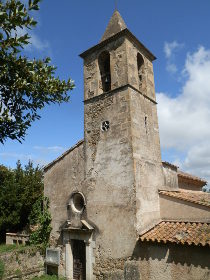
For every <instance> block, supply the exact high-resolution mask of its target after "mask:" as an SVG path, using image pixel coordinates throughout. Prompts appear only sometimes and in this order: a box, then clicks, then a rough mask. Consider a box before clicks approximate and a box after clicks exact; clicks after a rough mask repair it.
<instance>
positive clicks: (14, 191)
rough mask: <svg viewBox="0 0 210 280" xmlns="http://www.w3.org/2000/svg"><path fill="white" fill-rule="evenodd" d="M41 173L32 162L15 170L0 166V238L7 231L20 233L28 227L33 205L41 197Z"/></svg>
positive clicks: (18, 163)
mask: <svg viewBox="0 0 210 280" xmlns="http://www.w3.org/2000/svg"><path fill="white" fill-rule="evenodd" d="M43 189H44V186H43V171H42V169H41V168H40V167H39V166H37V167H34V166H33V164H32V162H30V161H29V162H28V164H27V165H26V166H25V168H22V166H21V164H20V162H19V161H18V162H17V166H16V168H15V169H8V168H6V167H5V166H0V237H1V241H4V239H5V233H6V232H8V231H14V232H16V231H21V230H23V229H24V228H25V227H26V226H28V225H29V215H30V213H31V210H32V207H33V205H34V203H35V202H36V201H37V200H39V199H40V198H41V197H42V196H43Z"/></svg>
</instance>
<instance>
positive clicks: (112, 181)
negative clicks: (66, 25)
mask: <svg viewBox="0 0 210 280" xmlns="http://www.w3.org/2000/svg"><path fill="white" fill-rule="evenodd" d="M80 56H81V57H82V58H83V60H84V114H85V116H84V140H82V141H80V142H78V143H77V144H76V145H75V146H74V147H72V148H70V149H69V150H68V151H66V152H65V153H64V154H63V155H61V156H60V157H59V158H57V159H56V160H54V161H53V162H51V163H50V164H48V165H47V166H46V167H45V179H44V180H45V181H44V183H45V184H44V185H45V195H46V196H47V197H49V199H50V211H51V215H52V228H53V229H52V233H51V245H52V247H54V248H58V249H59V252H60V262H59V265H58V267H57V269H58V274H59V275H63V276H65V277H66V278H67V279H71V280H73V279H76V280H83V279H84V280H92V279H97V280H99V279H100V280H102V279H107V280H108V279H113V280H114V279H116V280H118V279H124V280H135V279H143V280H153V279H156V280H157V279H158V280H164V279H167V280H170V279H171V280H172V279H173V280H175V279H189V280H192V279H197V280H198V279H202V280H204V279H206V280H208V279H210V270H209V266H210V263H209V259H210V254H209V245H210V195H209V194H206V193H203V192H202V191H201V190H202V187H203V186H204V185H205V184H206V182H205V181H204V180H202V179H200V178H198V177H195V176H192V175H190V174H187V173H184V172H182V171H180V170H179V169H178V167H177V166H175V165H173V164H170V163H167V162H162V160H161V150H160V139H159V129H158V118H157V103H156V99H155V87H154V74H153V64H152V62H153V61H154V60H155V56H154V55H153V54H152V53H151V52H150V51H149V50H148V49H147V48H146V47H145V46H144V45H143V44H142V43H141V42H140V41H139V40H138V39H137V38H136V37H135V36H134V35H133V34H132V33H131V32H130V31H129V30H128V29H127V27H126V25H125V22H124V21H123V19H122V17H121V16H120V14H119V12H118V11H115V12H114V14H113V16H112V18H111V20H110V22H109V24H108V26H107V28H106V31H105V33H104V35H103V37H102V39H101V41H100V42H99V44H97V45H96V46H94V47H92V48H90V49H88V50H87V51H85V52H84V53H82V54H81V55H80Z"/></svg>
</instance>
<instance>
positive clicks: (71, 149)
mask: <svg viewBox="0 0 210 280" xmlns="http://www.w3.org/2000/svg"><path fill="white" fill-rule="evenodd" d="M83 142H84V139H82V140H79V141H78V142H77V143H76V144H75V145H74V146H72V147H70V148H69V149H68V150H66V151H65V152H64V153H63V154H61V155H60V156H59V157H57V158H56V159H54V160H53V161H51V162H50V163H48V164H47V165H45V166H44V168H43V169H44V171H47V169H49V168H50V167H51V166H52V165H54V164H55V163H56V162H58V161H59V160H61V159H62V158H64V157H65V156H66V155H68V154H69V153H70V152H71V151H73V150H74V149H75V148H77V147H78V146H80V145H81V144H82V143H83Z"/></svg>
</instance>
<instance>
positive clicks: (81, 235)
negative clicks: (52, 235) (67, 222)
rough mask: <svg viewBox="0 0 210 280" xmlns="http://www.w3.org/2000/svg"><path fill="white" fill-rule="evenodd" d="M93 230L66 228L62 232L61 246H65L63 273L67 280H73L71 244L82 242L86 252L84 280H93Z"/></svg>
mask: <svg viewBox="0 0 210 280" xmlns="http://www.w3.org/2000/svg"><path fill="white" fill-rule="evenodd" d="M92 232H93V230H90V229H87V230H84V229H75V228H68V229H64V231H63V245H64V246H65V272H66V278H67V280H73V279H74V278H73V242H72V240H82V241H84V243H85V252H86V280H92V279H93V262H94V258H93V248H94V246H95V242H94V241H93V240H92Z"/></svg>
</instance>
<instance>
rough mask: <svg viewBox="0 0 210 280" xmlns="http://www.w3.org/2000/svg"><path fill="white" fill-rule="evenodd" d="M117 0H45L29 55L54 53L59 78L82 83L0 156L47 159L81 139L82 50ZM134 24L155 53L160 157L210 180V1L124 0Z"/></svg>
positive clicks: (11, 162)
mask: <svg viewBox="0 0 210 280" xmlns="http://www.w3.org/2000/svg"><path fill="white" fill-rule="evenodd" d="M114 2H115V1H114V0H106V1H96V0H89V1H84V0H83V1H82V0H77V1H67V0H60V1H56V0H43V1H42V3H41V8H40V11H38V12H37V13H36V14H35V17H36V18H37V20H38V22H39V24H38V26H37V27H36V28H35V29H34V30H33V31H32V32H31V37H32V39H31V42H32V44H31V46H30V47H29V48H27V49H26V51H25V53H26V54H27V55H28V56H29V57H45V56H50V57H51V58H52V63H53V64H54V65H56V66H57V67H58V69H57V75H59V77H60V78H64V79H65V78H68V77H69V76H70V77H71V78H72V79H73V80H74V81H75V84H76V88H75V89H74V90H73V91H72V93H71V101H70V103H68V104H62V105H61V106H58V105H50V106H48V107H46V108H45V109H43V110H42V111H41V112H40V114H41V120H39V121H36V122H34V123H33V124H32V127H31V128H30V129H29V130H28V133H27V136H26V138H25V141H24V142H23V143H22V144H20V143H18V142H16V141H10V140H7V142H6V143H5V145H1V146H0V163H1V164H4V165H7V166H10V167H14V166H15V163H16V161H17V160H18V159H20V160H21V162H23V163H26V162H27V161H28V159H32V160H33V161H34V162H35V163H39V164H41V165H43V164H46V163H48V162H49V161H51V160H53V159H55V158H56V157H57V156H58V155H60V154H61V153H63V152H64V151H65V150H66V149H68V148H69V147H71V146H72V145H73V144H74V143H76V142H77V141H78V140H80V139H82V138H83V102H82V101H83V62H82V59H81V58H80V57H79V56H78V55H79V54H80V53H81V52H83V51H84V50H86V49H88V48H89V47H91V46H93V45H95V44H97V43H98V42H99V40H100V38H101V37H102V35H103V33H104V31H105V28H106V26H107V24H108V21H109V19H110V17H111V15H112V13H113V11H114V7H115V3H114ZM118 9H119V12H120V13H121V15H122V17H123V19H124V20H125V22H126V24H127V27H128V28H129V29H130V31H131V32H132V33H133V34H134V35H135V36H136V37H137V38H138V39H139V40H140V41H141V42H142V43H143V44H144V45H146V46H147V48H148V49H150V50H151V51H152V52H153V53H154V54H155V55H156V57H157V60H156V61H155V62H154V74H155V85H156V93H157V101H158V115H159V126H160V136H161V147H162V159H163V160H167V161H170V162H173V163H176V164H178V165H179V166H180V167H181V168H182V169H184V170H186V171H189V172H193V173H195V174H197V175H198V176H201V177H204V178H207V179H208V180H209V181H210V168H209V167H210V143H209V142H210V141H209V137H210V125H209V123H208V122H209V120H210V36H209V29H210V16H209V11H210V1H209V0H202V1H198V0H182V1H181V0H176V1H170V0H159V1H156V0H147V1H139V0H130V1H125V0H118Z"/></svg>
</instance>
